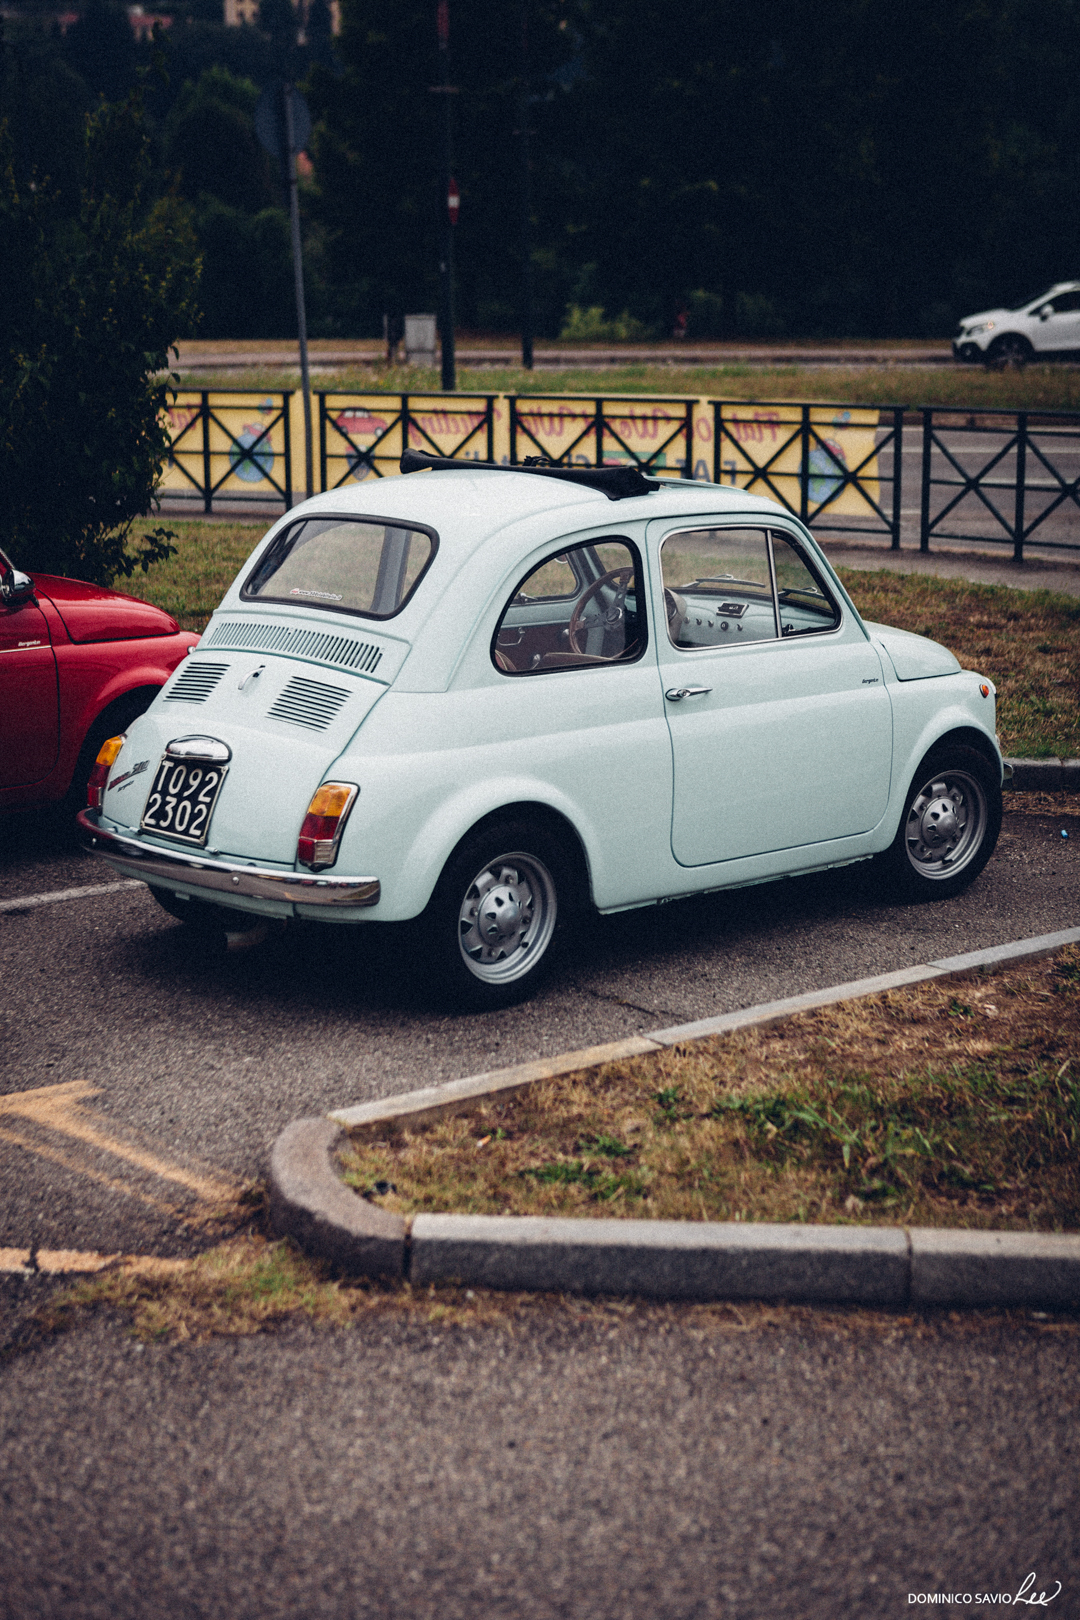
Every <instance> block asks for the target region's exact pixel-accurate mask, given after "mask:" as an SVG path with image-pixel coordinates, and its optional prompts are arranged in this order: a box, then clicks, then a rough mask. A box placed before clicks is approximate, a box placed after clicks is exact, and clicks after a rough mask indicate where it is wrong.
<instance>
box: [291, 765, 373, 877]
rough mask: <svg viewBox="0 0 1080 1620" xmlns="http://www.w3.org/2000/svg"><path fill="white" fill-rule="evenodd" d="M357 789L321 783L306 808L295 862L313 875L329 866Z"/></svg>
mask: <svg viewBox="0 0 1080 1620" xmlns="http://www.w3.org/2000/svg"><path fill="white" fill-rule="evenodd" d="M359 792H360V789H359V788H358V787H357V786H356V785H355V783H353V782H324V783H323V785H322V787H321V788H320V789H319V791H318V792H317V793H316V795H315V797H314V798H313V799H312V801H311V803H310V804H309V805H308V807H307V815H306V816H305V817H304V824H303V826H302V827H301V828H300V837H299V839H298V840H297V844H296V859H297V860H298V861H299V863H300V865H301V866H309V867H310V868H311V870H312V871H313V872H318V871H321V870H322V868H323V867H325V866H333V864H334V862H335V861H336V860H337V857H338V845H339V844H340V843H341V835H342V833H343V832H344V830H345V823H346V822H347V821H348V819H349V811H350V810H351V809H352V807H353V804H354V803H355V801H356V796H357V794H358V793H359Z"/></svg>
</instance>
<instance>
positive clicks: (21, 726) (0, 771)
mask: <svg viewBox="0 0 1080 1620" xmlns="http://www.w3.org/2000/svg"><path fill="white" fill-rule="evenodd" d="M59 746H60V710H59V694H58V688H57V678H56V658H55V655H54V653H53V649H52V643H51V639H50V636H49V625H48V621H47V620H46V618H45V615H44V614H43V613H42V611H41V609H40V608H39V607H38V605H37V603H36V602H35V601H34V600H33V598H32V597H31V598H28V599H26V600H24V601H21V602H14V603H6V602H0V788H7V787H23V786H25V785H26V784H28V783H30V782H40V781H41V779H42V778H43V777H45V776H48V774H49V772H50V771H51V770H52V768H53V766H54V765H55V764H56V760H57V755H58V752H59Z"/></svg>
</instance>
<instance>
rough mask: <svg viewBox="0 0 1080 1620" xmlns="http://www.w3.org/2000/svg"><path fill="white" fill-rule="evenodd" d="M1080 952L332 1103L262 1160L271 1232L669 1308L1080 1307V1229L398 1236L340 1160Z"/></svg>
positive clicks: (523, 1224) (1065, 941)
mask: <svg viewBox="0 0 1080 1620" xmlns="http://www.w3.org/2000/svg"><path fill="white" fill-rule="evenodd" d="M1078 943H1080V928H1070V929H1063V930H1061V931H1060V932H1058V933H1055V934H1042V935H1038V936H1036V937H1035V938H1032V939H1026V940H1016V941H1013V942H1012V943H1010V944H1008V945H1001V946H995V947H993V948H991V949H989V950H984V951H970V952H967V953H965V954H963V955H960V956H952V957H943V958H941V959H940V960H938V961H936V962H929V963H925V964H923V965H921V966H919V967H913V968H905V969H901V970H900V971H899V972H896V973H886V974H881V975H878V976H877V977H875V978H870V979H859V980H855V981H853V982H852V983H850V984H844V985H835V986H833V987H832V988H830V989H828V990H817V991H811V992H810V993H809V994H807V995H803V996H791V997H788V998H787V999H785V1000H782V1001H774V1002H768V1003H765V1004H763V1005H762V1006H759V1007H749V1008H746V1009H744V1010H741V1011H739V1012H734V1013H725V1014H723V1015H722V1016H721V1017H718V1018H705V1019H699V1020H698V1021H697V1022H695V1023H692V1024H681V1025H677V1026H674V1027H672V1028H670V1029H663V1030H654V1031H652V1032H651V1033H650V1034H648V1035H640V1036H634V1037H632V1038H630V1039H629V1040H625V1041H614V1042H610V1043H608V1044H607V1045H604V1046H593V1047H586V1048H584V1049H583V1050H581V1051H579V1052H566V1053H563V1054H562V1055H561V1056H559V1057H557V1058H553V1059H548V1060H542V1061H538V1062H535V1063H525V1064H519V1065H517V1066H515V1067H514V1068H508V1069H498V1070H494V1071H492V1072H490V1073H488V1074H482V1075H473V1076H471V1077H469V1078H467V1079H464V1080H456V1081H451V1082H450V1083H449V1084H447V1085H443V1086H429V1087H426V1088H425V1089H424V1090H422V1091H414V1092H410V1093H407V1094H405V1095H404V1096H400V1097H389V1098H384V1099H381V1100H380V1101H378V1102H374V1103H363V1104H360V1105H358V1106H356V1107H354V1108H343V1109H339V1110H336V1111H335V1112H334V1113H333V1114H332V1115H331V1116H330V1117H329V1118H319V1119H303V1120H296V1121H294V1123H293V1124H291V1125H290V1126H288V1127H287V1129H286V1130H285V1131H283V1132H282V1134H281V1135H280V1136H279V1137H278V1138H277V1141H276V1142H275V1143H274V1147H273V1150H272V1155H271V1169H270V1185H271V1218H272V1221H273V1225H274V1229H275V1231H277V1232H279V1233H281V1234H283V1235H285V1234H287V1235H289V1236H290V1237H292V1238H294V1239H295V1241H296V1242H297V1243H298V1244H300V1246H301V1247H302V1248H304V1249H306V1250H308V1251H309V1252H310V1253H313V1254H317V1255H320V1256H322V1257H323V1258H325V1259H328V1260H330V1261H332V1262H333V1263H334V1264H335V1265H336V1266H338V1267H339V1268H340V1269H341V1270H343V1271H346V1272H350V1273H354V1274H360V1275H366V1276H381V1277H396V1278H407V1279H408V1280H410V1281H411V1282H414V1283H416V1284H417V1285H423V1284H427V1283H436V1282H458V1283H462V1284H473V1285H475V1286H477V1287H482V1288H499V1289H512V1290H516V1289H527V1290H543V1291H556V1292H560V1293H582V1294H636V1295H641V1296H643V1297H646V1298H653V1299H670V1300H710V1299H764V1300H780V1299H782V1300H791V1301H799V1302H805V1303H813V1304H860V1305H868V1306H901V1307H903V1306H914V1307H924V1306H967V1307H974V1306H997V1307H1005V1306H1029V1307H1042V1308H1048V1309H1062V1308H1067V1307H1073V1306H1080V1234H1072V1233H1067V1234H1047V1233H1016V1232H972V1231H963V1230H953V1229H937V1228H912V1229H910V1230H906V1229H903V1228H899V1227H874V1226H803V1225H780V1224H769V1223H765V1222H746V1223H743V1222H738V1221H709V1222H705V1221H701V1222H696V1221H633V1220H627V1221H621V1220H587V1219H575V1218H565V1217H558V1218H552V1217H541V1216H495V1215H443V1214H437V1215H417V1216H415V1217H414V1218H413V1219H412V1222H411V1226H409V1227H407V1226H406V1223H405V1222H404V1221H403V1220H401V1219H400V1218H399V1217H397V1216H394V1215H391V1214H389V1213H388V1212H387V1211H385V1210H382V1209H379V1208H378V1207H377V1206H376V1205H373V1204H370V1203H368V1202H367V1201H366V1200H365V1199H363V1198H360V1197H358V1196H356V1195H355V1194H354V1193H352V1192H351V1191H350V1190H349V1189H348V1188H347V1187H346V1186H345V1185H344V1183H343V1182H342V1181H341V1179H340V1177H339V1175H338V1172H337V1168H336V1164H335V1149H336V1147H337V1145H338V1143H339V1141H340V1139H341V1137H342V1135H343V1131H342V1126H357V1125H372V1124H384V1123H387V1122H389V1121H391V1120H395V1121H398V1120H400V1121H406V1120H407V1121H408V1122H409V1123H410V1124H413V1123H418V1122H419V1121H420V1120H423V1119H427V1118H433V1117H436V1116H438V1115H440V1114H449V1113H456V1112H461V1111H465V1110H467V1109H468V1108H469V1106H470V1105H471V1104H473V1103H475V1102H476V1101H478V1100H479V1099H480V1098H484V1097H491V1096H497V1095H499V1094H501V1093H508V1092H512V1091H515V1090H518V1089H519V1088H521V1087H522V1086H526V1085H531V1084H533V1083H535V1082H536V1081H539V1080H546V1079H551V1078H553V1077H555V1076H556V1075H560V1074H568V1073H571V1072H573V1071H574V1070H576V1069H582V1068H588V1067H595V1066H597V1065H599V1064H601V1063H609V1062H613V1061H616V1060H617V1059H620V1058H625V1057H635V1056H638V1055H640V1054H644V1053H647V1052H654V1051H659V1050H661V1049H662V1048H663V1047H667V1046H675V1045H679V1044H682V1043H683V1042H685V1041H691V1040H702V1039H705V1038H707V1037H709V1036H711V1035H717V1034H723V1033H725V1032H727V1031H730V1030H735V1029H747V1028H752V1027H760V1026H764V1025H767V1024H771V1023H775V1022H776V1021H777V1020H779V1019H781V1018H786V1017H788V1016H790V1015H791V1014H792V1013H796V1012H802V1011H805V1010H807V1009H808V1008H813V1007H823V1006H829V1005H832V1004H834V1003H836V1002H839V1001H847V1000H852V999H855V998H857V997H860V996H868V995H874V994H876V993H878V992H879V991H882V990H890V989H897V988H901V987H903V986H907V985H912V984H919V983H923V982H926V981H929V980H933V979H939V978H948V977H965V976H968V975H971V974H977V973H982V972H992V971H993V970H994V969H995V968H1004V967H1012V966H1016V965H1018V964H1019V963H1022V962H1025V961H1035V960H1037V959H1038V958H1039V957H1043V956H1048V955H1050V954H1052V953H1053V952H1054V951H1056V950H1059V949H1061V947H1062V946H1064V945H1071V944H1078Z"/></svg>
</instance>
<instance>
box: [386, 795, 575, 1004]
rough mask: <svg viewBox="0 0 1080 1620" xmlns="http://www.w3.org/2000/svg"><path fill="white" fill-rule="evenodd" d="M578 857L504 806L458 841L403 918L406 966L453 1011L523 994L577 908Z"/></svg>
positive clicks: (543, 829) (506, 1001)
mask: <svg viewBox="0 0 1080 1620" xmlns="http://www.w3.org/2000/svg"><path fill="white" fill-rule="evenodd" d="M586 898H587V880H586V878H585V875H584V871H583V869H582V863H581V862H580V861H579V860H576V859H574V858H572V857H571V856H570V855H569V854H568V851H567V848H566V845H565V843H564V842H563V841H561V840H560V839H559V838H558V837H557V835H556V834H555V833H553V832H552V831H550V830H549V829H548V828H547V827H546V826H544V825H543V823H541V822H537V821H532V820H530V819H528V818H525V817H520V818H519V817H515V816H507V817H506V819H505V820H493V821H490V822H487V823H486V824H484V825H482V826H480V827H478V828H477V829H476V830H475V831H473V832H471V833H469V834H468V835H467V836H466V837H465V838H464V839H463V840H462V841H461V843H460V844H459V845H458V847H457V849H456V850H455V851H454V853H453V855H452V856H451V857H450V859H449V861H448V862H447V863H446V867H445V869H444V871H443V874H442V876H441V877H440V879H439V881H438V883H437V885H436V887H435V892H434V894H433V895H432V897H431V900H430V902H429V903H428V906H427V908H426V910H425V911H424V912H423V914H422V916H420V917H419V918H417V920H416V923H414V924H413V925H412V928H411V935H412V941H413V950H412V952H411V955H412V960H413V966H414V968H416V969H418V970H419V971H421V972H422V973H423V974H424V975H425V977H427V981H428V983H429V984H430V983H431V981H432V979H433V980H434V984H435V987H436V993H437V996H438V999H439V1001H440V1003H442V1004H443V1005H444V1006H446V1007H447V1009H448V1010H452V1011H456V1012H465V1011H468V1012H484V1011H493V1010H495V1009H497V1008H499V1007H509V1006H512V1005H513V1004H514V1003H515V1002H518V1001H522V1000H524V999H525V997H526V996H529V995H532V994H533V992H534V990H535V989H536V987H537V986H538V985H539V983H540V982H541V980H542V978H543V977H544V975H545V974H546V973H547V972H548V970H549V968H550V967H551V964H552V962H553V961H554V960H555V959H556V957H557V955H558V953H559V950H560V948H561V946H562V944H563V942H564V941H565V939H566V938H567V936H568V934H569V933H570V932H572V930H573V926H574V922H575V920H576V919H578V918H580V917H581V916H582V915H583V914H584V913H585V910H586Z"/></svg>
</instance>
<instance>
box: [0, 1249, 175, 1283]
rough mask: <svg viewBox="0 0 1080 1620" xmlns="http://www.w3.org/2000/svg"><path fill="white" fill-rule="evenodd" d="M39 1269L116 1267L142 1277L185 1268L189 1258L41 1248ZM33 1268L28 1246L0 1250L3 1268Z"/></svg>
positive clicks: (62, 1271) (0, 1268)
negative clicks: (172, 1258)
mask: <svg viewBox="0 0 1080 1620" xmlns="http://www.w3.org/2000/svg"><path fill="white" fill-rule="evenodd" d="M34 1258H35V1262H36V1265H37V1269H38V1271H40V1272H44V1273H47V1274H48V1275H49V1276H57V1275H63V1274H65V1273H68V1272H82V1273H87V1272H95V1271H104V1270H105V1269H106V1268H107V1267H110V1266H114V1267H115V1268H116V1270H118V1271H122V1272H125V1273H128V1274H132V1275H135V1276H140V1277H165V1276H170V1275H171V1274H172V1273H174V1272H177V1271H184V1270H186V1268H187V1267H188V1266H190V1265H191V1263H192V1262H191V1261H190V1260H170V1259H163V1258H162V1257H161V1256H160V1255H156V1254H99V1253H98V1251H97V1250H96V1249H39V1250H38V1251H37V1254H36V1255H35V1257H34ZM29 1270H30V1250H29V1249H0V1271H19V1272H26V1271H29Z"/></svg>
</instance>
